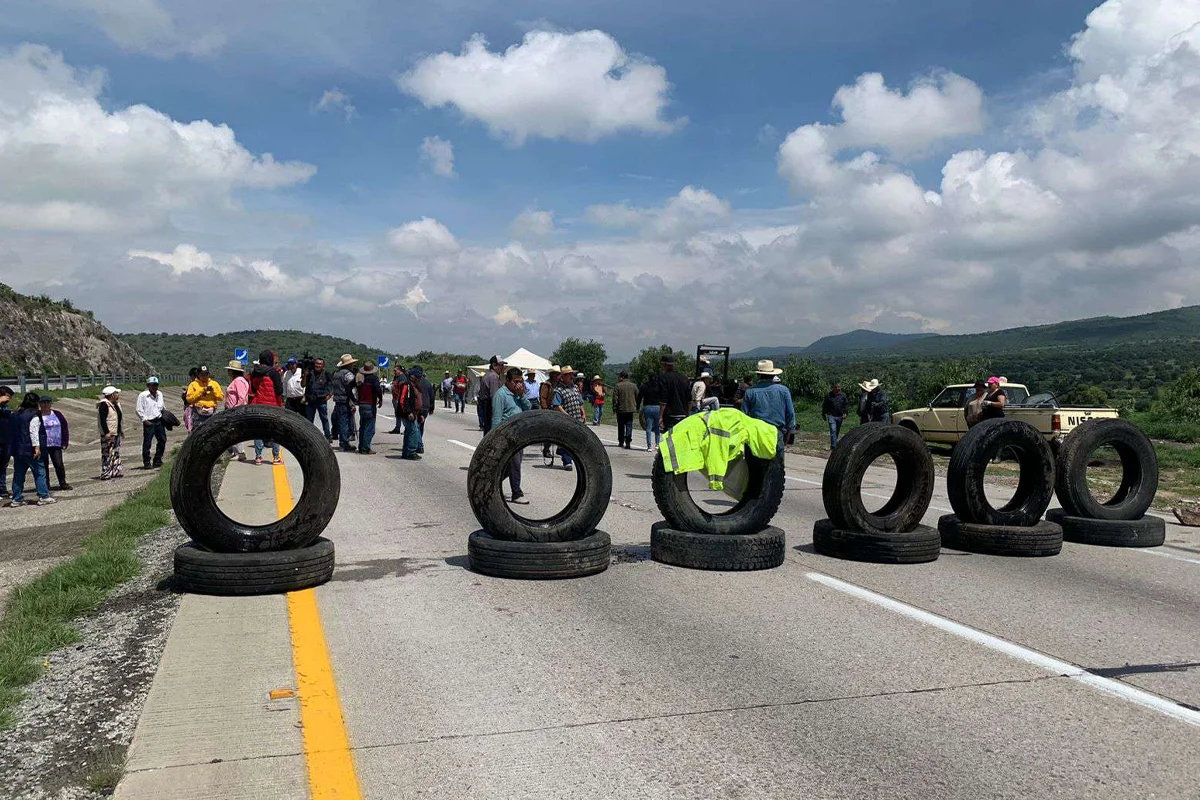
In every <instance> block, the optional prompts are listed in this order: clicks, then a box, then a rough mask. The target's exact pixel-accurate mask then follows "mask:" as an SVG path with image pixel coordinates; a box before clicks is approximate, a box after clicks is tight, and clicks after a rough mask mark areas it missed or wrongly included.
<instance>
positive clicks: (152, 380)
mask: <svg viewBox="0 0 1200 800" xmlns="http://www.w3.org/2000/svg"><path fill="white" fill-rule="evenodd" d="M137 415H138V419H140V420H141V421H142V469H153V468H154V467H161V466H162V460H163V451H164V450H166V449H167V428H166V425H164V424H163V395H162V392H160V391H159V390H158V378H156V377H154V376H153V375H151V376H150V377H149V378H147V379H146V391H144V392H142V393H141V394H139V395H138V398H137ZM151 441H154V442H155V447H154V461H153V462H151V461H150V442H151Z"/></svg>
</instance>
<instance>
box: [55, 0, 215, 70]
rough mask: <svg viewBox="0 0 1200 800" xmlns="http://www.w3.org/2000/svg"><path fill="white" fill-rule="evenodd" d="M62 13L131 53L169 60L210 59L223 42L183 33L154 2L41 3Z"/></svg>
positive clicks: (90, 0) (201, 34) (75, 0)
mask: <svg viewBox="0 0 1200 800" xmlns="http://www.w3.org/2000/svg"><path fill="white" fill-rule="evenodd" d="M42 1H43V2H44V3H46V4H47V5H49V6H52V7H54V8H57V9H60V10H61V11H62V12H63V13H66V14H71V15H79V16H82V17H83V18H85V19H90V20H92V21H94V22H95V23H96V24H97V25H98V26H99V28H100V29H101V30H102V31H104V33H105V35H107V36H108V38H109V39H111V40H112V41H113V42H115V43H116V44H117V45H118V46H120V47H121V48H123V49H124V50H128V51H129V52H132V53H142V54H145V55H151V56H157V57H160V58H170V57H172V56H176V55H190V56H210V55H212V54H213V53H215V52H216V51H217V50H219V49H220V48H221V46H222V45H223V44H224V43H225V37H224V35H222V34H221V33H219V32H217V31H213V30H209V31H205V32H185V31H182V30H180V29H179V26H178V25H177V24H176V21H175V18H174V17H173V16H172V14H171V13H170V12H169V11H167V9H166V8H164V7H163V5H162V3H160V2H158V0H42Z"/></svg>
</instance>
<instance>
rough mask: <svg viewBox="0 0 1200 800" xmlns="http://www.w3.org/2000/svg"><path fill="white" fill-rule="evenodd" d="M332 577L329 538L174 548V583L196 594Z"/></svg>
mask: <svg viewBox="0 0 1200 800" xmlns="http://www.w3.org/2000/svg"><path fill="white" fill-rule="evenodd" d="M206 424H210V423H206ZM331 577H333V542H331V541H329V540H328V539H320V538H319V539H317V540H316V541H315V542H313V543H312V544H309V545H307V546H305V547H299V548H294V549H291V550H279V551H276V552H267V553H214V552H213V551H211V550H209V549H207V548H205V547H203V546H201V545H198V544H196V543H195V542H188V543H187V544H182V545H180V546H179V547H177V548H176V549H175V583H176V585H177V586H178V587H179V588H180V589H182V590H183V591H185V592H193V593H196V594H216V595H249V594H280V593H283V592H294V591H298V590H300V589H308V588H311V587H313V586H320V585H321V584H322V583H325V582H326V581H328V580H329V579H330V578H331Z"/></svg>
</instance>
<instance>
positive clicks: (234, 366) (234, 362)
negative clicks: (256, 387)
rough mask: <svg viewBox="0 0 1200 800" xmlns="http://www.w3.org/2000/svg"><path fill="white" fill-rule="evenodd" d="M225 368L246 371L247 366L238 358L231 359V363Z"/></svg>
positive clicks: (232, 370)
mask: <svg viewBox="0 0 1200 800" xmlns="http://www.w3.org/2000/svg"><path fill="white" fill-rule="evenodd" d="M225 369H227V370H229V371H230V372H242V373H244V372H245V371H246V368H245V367H243V366H242V362H240V361H238V360H237V359H236V358H235V359H233V360H232V361H230V362H229V364H228V365H226V367H225Z"/></svg>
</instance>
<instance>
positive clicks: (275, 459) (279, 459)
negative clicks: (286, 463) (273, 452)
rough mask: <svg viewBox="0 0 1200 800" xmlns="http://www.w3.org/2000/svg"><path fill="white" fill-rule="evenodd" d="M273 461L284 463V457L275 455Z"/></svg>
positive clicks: (274, 462) (273, 462)
mask: <svg viewBox="0 0 1200 800" xmlns="http://www.w3.org/2000/svg"><path fill="white" fill-rule="evenodd" d="M271 463H272V464H282V463H283V459H282V458H281V457H279V456H275V457H274V458H272V459H271Z"/></svg>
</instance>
